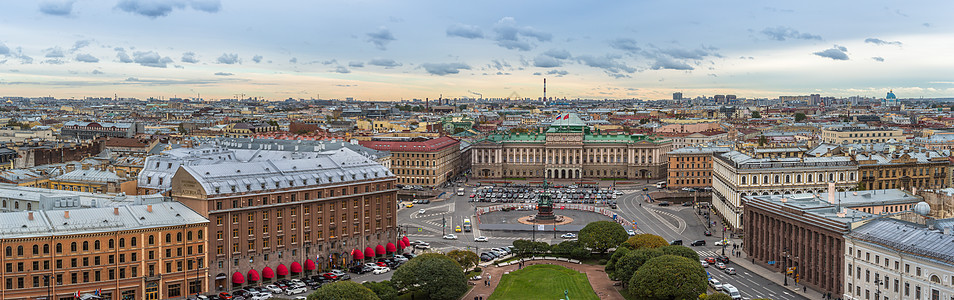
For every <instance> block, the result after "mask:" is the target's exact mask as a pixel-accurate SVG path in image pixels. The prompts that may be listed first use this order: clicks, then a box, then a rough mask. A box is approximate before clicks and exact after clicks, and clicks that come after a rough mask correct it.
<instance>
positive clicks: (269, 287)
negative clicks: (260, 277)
mask: <svg viewBox="0 0 954 300" xmlns="http://www.w3.org/2000/svg"><path fill="white" fill-rule="evenodd" d="M265 289H267V290H269V291H271V292H272V293H275V294H281V293H282V289H281V288H280V287H278V286H277V285H274V284H269V285H266V286H265Z"/></svg>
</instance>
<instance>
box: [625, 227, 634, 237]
mask: <svg viewBox="0 0 954 300" xmlns="http://www.w3.org/2000/svg"><path fill="white" fill-rule="evenodd" d="M626 234H628V235H629V236H634V235H636V231H635V230H632V229H630V230H626Z"/></svg>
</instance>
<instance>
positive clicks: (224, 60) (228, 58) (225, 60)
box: [216, 53, 242, 65]
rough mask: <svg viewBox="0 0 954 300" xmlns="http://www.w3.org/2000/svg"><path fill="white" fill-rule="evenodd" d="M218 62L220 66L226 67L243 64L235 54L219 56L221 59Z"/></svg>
mask: <svg viewBox="0 0 954 300" xmlns="http://www.w3.org/2000/svg"><path fill="white" fill-rule="evenodd" d="M216 61H218V62H219V63H220V64H226V65H234V64H237V63H241V62H242V61H241V60H240V59H239V57H238V54H234V53H222V56H219V58H218V59H216Z"/></svg>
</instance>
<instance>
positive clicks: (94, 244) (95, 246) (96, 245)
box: [93, 240, 99, 250]
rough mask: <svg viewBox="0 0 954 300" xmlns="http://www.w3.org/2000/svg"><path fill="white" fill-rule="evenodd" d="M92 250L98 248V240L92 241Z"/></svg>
mask: <svg viewBox="0 0 954 300" xmlns="http://www.w3.org/2000/svg"><path fill="white" fill-rule="evenodd" d="M93 250H99V240H96V241H94V242H93Z"/></svg>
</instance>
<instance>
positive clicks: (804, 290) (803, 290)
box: [802, 284, 808, 293]
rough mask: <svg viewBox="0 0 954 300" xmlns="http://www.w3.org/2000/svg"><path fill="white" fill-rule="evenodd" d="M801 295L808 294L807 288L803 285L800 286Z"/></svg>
mask: <svg viewBox="0 0 954 300" xmlns="http://www.w3.org/2000/svg"><path fill="white" fill-rule="evenodd" d="M802 293H808V287H807V286H805V285H804V284H803V285H802Z"/></svg>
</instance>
